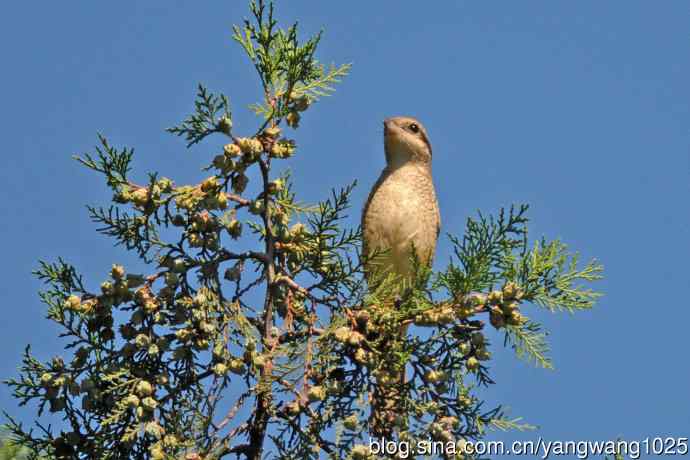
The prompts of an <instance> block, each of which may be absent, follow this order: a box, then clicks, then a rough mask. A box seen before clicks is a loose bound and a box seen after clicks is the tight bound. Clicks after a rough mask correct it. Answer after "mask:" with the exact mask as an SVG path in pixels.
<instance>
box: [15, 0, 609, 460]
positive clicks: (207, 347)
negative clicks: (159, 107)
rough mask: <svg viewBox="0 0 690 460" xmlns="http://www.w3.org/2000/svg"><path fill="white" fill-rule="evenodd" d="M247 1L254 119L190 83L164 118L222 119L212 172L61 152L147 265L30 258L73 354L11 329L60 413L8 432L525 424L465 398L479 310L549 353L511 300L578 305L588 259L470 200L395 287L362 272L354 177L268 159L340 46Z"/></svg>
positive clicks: (301, 455)
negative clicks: (313, 182) (92, 276)
mask: <svg viewBox="0 0 690 460" xmlns="http://www.w3.org/2000/svg"><path fill="white" fill-rule="evenodd" d="M251 11H252V14H253V16H254V17H253V21H249V20H247V21H245V23H244V25H243V26H242V27H235V29H234V39H235V41H237V42H238V43H240V45H241V46H242V48H243V49H244V51H245V53H246V54H247V56H248V57H249V59H250V61H251V62H252V64H253V65H254V67H255V68H256V70H257V73H258V76H259V79H260V82H261V89H262V95H261V101H260V102H258V103H257V104H255V105H253V106H252V109H253V110H255V111H256V112H257V113H258V114H259V115H260V116H261V118H260V120H259V122H258V125H259V127H258V129H257V130H256V131H255V133H253V134H245V136H246V137H242V136H240V135H239V133H235V132H234V131H233V125H232V113H231V111H230V107H229V103H228V100H229V99H228V98H227V97H226V96H224V95H222V94H220V95H215V94H212V93H210V92H209V91H208V90H207V89H206V88H204V87H203V86H201V85H200V86H199V89H198V94H197V100H196V102H195V107H194V113H193V114H192V115H190V116H189V117H187V118H186V119H185V120H184V121H183V122H182V123H181V124H179V125H178V126H176V127H173V128H170V129H169V130H168V131H169V132H170V133H172V134H174V135H178V136H181V137H183V138H184V139H185V141H186V142H187V145H188V146H191V145H193V144H197V143H200V142H201V141H203V140H204V139H205V138H207V137H208V136H210V135H212V134H214V135H218V136H223V137H224V138H225V139H226V140H227V142H228V143H227V144H226V145H225V146H224V147H223V151H222V152H220V153H217V154H216V155H215V156H214V157H213V159H212V161H210V165H209V166H208V167H206V168H205V171H210V173H207V174H210V175H209V176H207V177H205V178H200V180H199V182H198V183H194V184H176V183H174V182H173V181H172V180H171V179H168V178H166V177H161V176H160V175H159V174H158V173H155V172H154V173H149V174H148V179H147V181H146V182H145V183H144V184H137V183H135V182H133V179H132V178H131V177H130V176H129V172H130V166H131V161H132V157H133V150H131V149H127V148H124V149H116V148H114V147H112V146H111V145H110V144H109V143H108V141H107V140H106V139H105V138H104V137H103V136H99V142H100V143H99V145H98V146H97V147H96V153H95V154H94V155H90V154H85V155H83V156H82V157H80V158H78V161H80V162H81V163H82V164H84V165H85V166H87V167H88V168H90V169H92V170H94V171H96V172H98V173H100V174H103V175H104V177H105V181H106V184H107V186H108V187H109V188H110V189H111V190H112V192H113V200H112V201H113V203H112V204H110V205H108V206H105V207H101V206H90V207H89V208H88V209H89V214H90V216H91V218H92V220H93V221H94V222H96V223H97V224H98V225H99V229H98V230H99V231H100V232H101V233H102V234H104V235H106V236H108V237H112V238H114V240H115V241H116V243H118V244H120V245H122V246H123V247H124V248H126V249H128V250H131V251H134V252H135V254H136V255H137V256H138V257H140V258H141V259H143V260H144V261H145V262H147V263H148V264H149V267H150V271H149V272H148V273H146V274H144V273H129V272H127V270H126V269H125V267H124V266H121V265H113V266H112V267H111V268H110V271H109V273H108V274H107V275H106V276H105V277H104V279H103V280H102V281H101V282H100V283H96V286H94V285H92V284H90V283H88V282H86V281H84V280H83V279H82V277H81V275H79V274H78V272H77V270H76V268H74V267H73V266H71V265H70V264H68V263H67V262H65V261H64V260H62V259H60V260H59V261H58V262H57V263H53V264H51V263H47V262H41V264H40V267H39V269H38V270H37V271H36V275H37V276H38V277H39V279H41V280H42V281H44V282H45V283H46V289H45V290H44V291H43V292H42V293H41V299H42V301H43V302H44V303H45V304H46V305H47V306H48V314H47V316H48V318H49V319H50V320H52V321H54V322H55V323H57V324H58V325H59V327H60V328H61V331H62V332H61V337H63V338H65V339H66V340H67V344H66V346H65V352H66V353H67V354H69V356H67V357H65V358H62V357H59V356H56V357H55V358H53V359H51V360H49V361H48V362H42V361H40V360H38V359H36V358H35V357H34V356H33V355H32V354H31V353H30V350H29V348H27V350H26V352H25V354H24V357H23V360H22V366H21V368H20V376H19V377H18V378H15V379H10V380H9V381H8V383H9V385H10V386H11V387H12V389H13V392H14V395H15V397H16V398H18V400H19V402H20V404H21V405H31V407H34V406H35V407H37V409H38V416H39V417H41V416H42V415H43V412H44V411H46V410H48V411H50V412H51V413H54V414H56V415H59V416H60V417H62V419H63V421H64V423H63V424H62V425H60V426H58V427H54V426H47V427H46V426H44V425H42V424H40V422H37V425H36V427H37V428H38V429H37V430H27V429H26V428H24V427H23V426H22V425H21V424H19V423H17V422H16V421H14V420H13V419H12V418H10V423H9V428H10V430H11V433H12V435H13V436H14V437H15V438H17V439H18V440H19V441H20V442H21V443H22V444H23V445H25V446H27V448H28V449H29V450H30V451H31V452H34V453H36V455H38V454H41V455H47V456H49V457H50V458H58V459H63V458H64V459H67V458H81V459H87V458H88V459H125V458H150V459H173V458H184V457H185V456H186V458H187V459H195V458H204V459H220V458H230V457H231V456H237V457H240V458H246V459H249V460H258V459H260V458H263V457H262V454H265V456H269V457H271V458H279V459H285V460H287V459H300V460H302V459H316V458H319V457H320V456H321V457H324V456H325V457H328V458H331V459H343V458H361V457H358V456H359V455H360V453H361V452H362V448H363V447H362V446H363V445H364V444H366V443H367V436H368V435H380V434H388V432H389V433H390V434H391V435H393V436H396V437H398V438H399V439H404V440H410V441H415V440H422V439H424V440H426V439H428V438H429V437H431V438H433V439H435V440H452V439H458V440H477V439H480V438H481V437H483V436H484V434H485V433H486V430H487V429H529V428H531V426H530V425H529V424H526V423H523V422H522V421H521V420H520V419H519V418H515V417H511V416H509V415H508V414H507V413H506V411H505V410H504V409H503V408H502V407H501V406H497V407H493V408H487V407H486V406H487V404H486V403H485V402H484V401H482V400H481V398H480V395H479V392H480V391H481V388H482V387H483V386H486V385H490V384H493V383H494V382H493V380H492V379H491V377H490V373H489V370H490V369H489V364H490V361H491V351H490V350H491V344H490V343H489V340H488V337H487V334H486V328H487V323H486V321H484V320H483V318H488V319H489V323H490V324H491V325H492V326H493V327H495V328H497V329H499V330H500V329H503V330H504V332H505V340H506V343H507V344H510V345H511V346H512V347H514V348H515V350H516V352H517V354H518V356H520V357H526V358H529V359H530V360H532V361H534V362H535V363H537V364H539V365H541V366H543V367H551V362H550V360H549V358H548V356H547V351H548V346H547V344H546V342H545V337H546V335H545V332H544V331H542V329H541V326H540V325H539V324H537V323H536V322H535V321H534V320H532V319H530V318H528V317H527V314H526V311H529V307H530V305H537V306H539V307H546V308H547V309H549V310H551V311H560V310H566V311H571V312H572V311H576V310H580V309H584V308H591V306H592V305H593V302H594V301H595V300H596V297H597V294H596V293H594V292H592V291H591V290H589V289H587V288H585V287H584V286H581V284H586V283H588V282H591V281H594V280H596V279H598V278H599V277H600V272H601V267H600V266H599V265H598V264H597V263H596V262H594V261H593V262H590V263H589V264H587V265H585V267H584V268H578V263H577V256H576V255H571V254H569V253H568V252H567V249H566V247H565V246H564V245H563V244H562V243H560V242H559V241H553V242H549V241H546V240H540V241H539V242H537V243H536V244H535V245H534V246H531V247H530V246H528V238H527V223H528V219H527V216H526V213H527V206H520V207H517V208H515V207H512V208H510V209H509V210H506V211H504V210H500V211H499V212H498V214H497V215H496V217H493V216H485V215H482V214H480V215H479V216H478V217H477V218H471V219H468V221H467V227H466V229H465V231H464V234H463V237H462V238H458V237H455V236H452V235H451V236H449V237H450V239H451V241H452V243H453V245H454V257H453V258H452V259H451V261H450V263H449V265H448V267H447V268H446V269H444V270H442V271H440V272H436V273H435V272H433V271H432V270H431V269H430V268H429V267H425V266H422V265H420V264H418V263H417V264H416V267H417V271H416V276H415V277H414V279H412V280H411V281H409V282H406V284H405V285H404V288H403V289H401V286H400V280H397V279H395V277H393V276H388V277H384V278H383V279H382V280H381V282H377V283H375V286H374V285H372V289H371V291H369V290H368V287H367V286H366V283H365V282H364V276H363V271H364V269H363V267H364V263H365V260H363V258H362V255H361V254H359V250H360V246H361V233H360V231H359V229H349V228H346V227H345V225H344V224H343V220H344V219H345V218H346V217H347V213H348V212H349V210H350V196H351V193H352V190H353V187H354V183H353V184H352V185H350V186H347V187H344V188H342V189H339V190H334V191H333V192H332V195H331V196H330V197H328V198H327V199H325V200H323V201H321V202H320V203H317V204H316V205H314V206H307V205H304V204H302V203H300V202H299V201H297V198H296V195H295V193H294V192H293V188H292V184H291V182H290V176H289V175H288V174H287V173H286V172H285V171H284V170H282V171H281V170H280V169H279V168H280V167H281V165H282V164H283V163H282V161H283V160H285V159H287V158H290V157H291V156H292V155H294V154H296V152H297V151H298V147H297V143H296V142H295V141H294V140H293V139H290V138H287V137H285V136H284V128H285V125H287V126H288V127H291V128H295V129H296V128H297V127H298V126H299V122H300V119H301V117H302V116H303V114H305V113H307V112H308V109H309V107H310V106H311V105H312V104H313V103H314V102H315V101H317V100H318V99H319V98H320V97H322V96H325V95H328V94H330V93H332V91H333V85H334V84H335V83H337V82H338V81H339V80H340V78H342V77H343V76H344V75H345V74H346V73H347V72H348V71H349V66H348V65H344V66H331V67H329V68H326V67H325V66H323V65H322V64H320V63H319V62H318V61H317V60H316V58H315V53H316V50H317V47H318V44H319V41H320V39H321V34H317V35H315V36H314V37H312V38H310V39H308V40H307V41H306V42H304V43H300V41H299V40H298V39H297V37H298V31H297V25H293V26H290V27H289V28H287V29H281V28H279V27H278V24H277V21H276V20H275V19H274V10H273V5H272V4H266V3H264V2H263V1H259V2H258V3H256V2H252V4H251ZM207 164H208V163H207ZM283 169H285V168H283ZM249 171H254V172H256V173H257V174H256V176H258V177H259V181H260V183H259V184H258V192H254V193H250V192H249V191H248V188H247V184H248V182H249V177H250V176H252V177H255V175H251V174H248V173H249ZM244 229H249V231H250V232H251V235H249V236H250V237H251V238H244V239H240V237H241V236H242V233H243V230H244ZM246 240H250V242H246ZM240 241H242V243H240ZM257 299H259V300H257ZM401 332H405V333H403V334H401ZM402 373H405V374H406V375H407V378H406V379H405V380H404V381H400V379H396V377H395V376H399V375H401V374H402ZM371 395H375V396H376V395H379V396H384V397H383V398H378V399H377V398H374V400H378V401H384V406H382V407H375V408H372V399H370V397H371ZM377 404H378V403H377ZM382 426H383V427H386V428H385V430H386V431H387V432H386V433H382V432H381V431H380V427H382ZM377 427H378V428H377Z"/></svg>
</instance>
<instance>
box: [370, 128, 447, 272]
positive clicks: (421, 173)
mask: <svg viewBox="0 0 690 460" xmlns="http://www.w3.org/2000/svg"><path fill="white" fill-rule="evenodd" d="M383 137H384V148H385V152H386V167H385V168H384V169H383V171H382V172H381V176H379V179H378V180H377V181H376V184H375V185H374V188H373V189H372V190H371V193H369V198H368V200H367V203H366V204H365V206H364V212H363V213H362V231H363V237H364V242H363V252H364V255H365V256H371V255H372V254H373V253H374V252H377V251H378V252H379V253H380V256H379V257H377V258H375V260H372V261H371V263H369V264H367V267H366V272H367V280H368V281H369V283H370V284H371V282H372V278H373V277H374V273H376V274H377V276H378V275H379V273H381V272H379V270H384V272H383V273H384V274H388V273H393V274H395V275H398V276H400V277H401V281H405V280H409V279H410V278H411V275H412V274H413V266H412V262H411V255H412V247H414V249H415V253H416V256H417V258H418V260H419V261H420V262H421V263H422V264H428V265H431V263H432V261H433V257H434V252H435V250H436V240H437V239H438V234H439V231H440V227H441V216H440V213H439V209H438V201H437V200H436V192H435V191H434V182H433V180H432V177H431V158H432V153H431V152H432V151H431V144H430V142H429V136H428V135H427V133H426V129H424V126H422V124H421V123H420V122H419V121H417V120H415V119H414V118H410V117H393V118H387V119H386V120H384V122H383Z"/></svg>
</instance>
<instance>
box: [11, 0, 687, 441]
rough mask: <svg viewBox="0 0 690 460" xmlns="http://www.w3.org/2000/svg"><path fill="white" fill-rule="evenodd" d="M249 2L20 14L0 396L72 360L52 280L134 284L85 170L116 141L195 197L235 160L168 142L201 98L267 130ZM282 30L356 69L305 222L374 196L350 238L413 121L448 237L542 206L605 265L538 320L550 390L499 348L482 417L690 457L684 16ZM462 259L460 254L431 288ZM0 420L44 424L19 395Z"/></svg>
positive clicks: (577, 15)
mask: <svg viewBox="0 0 690 460" xmlns="http://www.w3.org/2000/svg"><path fill="white" fill-rule="evenodd" d="M245 3H246V2H244V1H242V0H235V1H209V2H169V1H166V2H163V1H153V0H149V1H146V2H131V1H129V2H89V1H71V2H40V3H36V2H11V3H8V4H6V5H5V6H4V8H3V12H2V15H1V17H0V56H1V58H0V59H1V62H2V70H1V71H0V100H1V101H2V108H1V109H0V126H1V128H0V130H1V131H0V132H1V133H2V138H3V154H2V158H4V160H3V166H2V168H0V203H1V205H0V219H1V221H2V225H1V226H0V232H1V233H0V234H1V235H2V242H3V245H2V247H3V263H2V264H1V265H0V275H1V276H2V278H1V279H2V280H3V289H2V291H1V293H0V296H1V297H0V298H1V301H2V305H3V309H4V311H5V314H4V317H3V321H2V322H1V325H0V332H1V333H0V340H1V344H0V350H2V351H1V352H0V353H2V354H1V357H2V359H1V360H0V376H2V377H3V378H6V377H9V376H12V375H16V366H17V365H18V364H19V357H20V353H21V350H22V349H23V347H24V345H25V344H26V343H27V342H31V343H32V344H33V345H34V347H35V350H36V352H37V354H38V355H39V356H41V357H44V358H45V357H48V356H50V355H51V354H52V353H54V351H55V350H56V349H58V347H59V346H60V345H59V344H60V342H59V341H58V340H57V338H56V328H55V327H54V326H52V325H51V324H50V323H49V322H48V321H46V320H43V316H44V308H43V306H42V304H41V303H40V302H39V301H38V297H37V295H36V291H37V289H38V287H39V284H38V282H37V281H36V280H34V279H33V278H32V277H31V275H30V272H31V270H32V269H34V268H36V266H37V260H38V259H41V258H43V259H49V260H53V259H55V258H56V257H57V256H59V255H63V256H66V257H67V258H68V260H69V261H71V262H73V263H75V264H76V265H77V266H78V267H79V268H80V270H81V271H82V272H83V273H85V275H86V276H87V278H88V279H89V280H90V281H91V282H92V283H96V282H100V280H101V279H103V278H104V277H105V276H106V273H107V271H108V270H109V267H110V265H111V264H112V263H113V262H121V263H125V264H131V263H133V262H134V256H133V255H131V254H126V253H125V252H123V250H122V249H120V248H113V247H112V244H111V241H110V240H108V239H106V238H105V237H103V236H100V235H98V234H96V233H95V231H94V230H95V226H94V225H93V224H91V223H90V222H89V220H88V217H87V213H86V211H85V208H84V205H85V204H99V203H102V204H105V203H107V200H108V199H109V197H110V194H109V193H108V192H107V191H106V188H105V186H104V184H103V182H102V180H101V178H100V177H98V176H97V175H96V174H94V173H91V172H89V171H87V170H86V169H85V168H83V167H80V166H79V165H78V164H77V163H76V162H74V161H73V160H71V159H70V156H71V155H73V154H75V153H83V152H87V151H91V150H92V147H93V146H94V145H95V143H96V141H97V139H96V133H97V132H102V133H104V134H105V135H106V136H108V138H109V139H110V140H111V142H112V143H113V144H115V145H118V146H123V145H126V146H131V147H134V148H135V149H136V152H137V155H136V161H135V167H136V168H137V173H138V174H137V175H136V177H139V178H143V177H144V173H145V171H147V170H159V171H160V172H161V173H162V174H163V175H166V176H169V177H172V178H174V179H176V180H177V181H178V182H180V183H182V182H191V181H196V180H199V179H200V178H201V177H203V176H202V173H201V171H200V167H201V166H202V165H203V164H205V163H206V162H207V161H208V159H209V158H210V155H212V154H213V153H215V152H214V151H213V146H215V145H217V144H215V143H213V142H211V143H210V144H207V145H206V147H204V146H203V144H202V147H201V148H196V149H193V150H192V151H187V150H185V148H184V143H183V142H182V141H181V140H179V139H176V138H174V137H172V136H170V135H168V134H165V133H164V132H163V129H164V128H165V127H167V126H171V125H173V124H175V123H177V122H178V121H180V120H181V119H182V118H184V117H185V116H186V115H187V114H188V113H189V112H190V111H191V108H192V101H193V97H194V92H195V85H196V84H197V82H204V83H205V84H206V85H208V86H209V87H210V88H211V89H214V90H220V91H223V92H225V93H226V94H228V95H229V96H230V98H231V102H232V105H233V107H234V112H235V126H236V129H237V130H238V132H242V131H243V130H246V131H245V132H247V133H250V132H252V131H253V129H254V128H255V126H256V121H257V120H256V119H255V118H254V117H253V115H252V114H251V113H250V112H249V111H248V110H247V108H246V106H247V104H249V103H251V102H253V101H254V100H255V99H256V98H257V97H259V87H258V85H257V80H256V79H255V77H254V70H253V68H252V67H251V66H250V65H249V64H248V62H247V61H246V60H245V57H244V55H243V54H242V52H241V50H240V48H239V46H237V45H235V44H234V43H232V41H231V39H230V25H231V24H232V23H237V22H239V21H240V20H241V19H242V17H244V16H246V15H247V13H248V10H247V9H246V4H245ZM441 5H443V6H441ZM277 11H278V16H279V17H280V18H282V19H284V20H285V21H292V20H295V19H299V20H300V23H301V26H302V28H303V30H304V31H309V32H315V31H318V30H319V29H320V28H322V27H323V28H324V29H325V35H324V39H323V42H322V45H321V47H320V51H319V57H320V58H321V60H322V61H325V62H330V61H335V62H337V63H343V62H352V63H353V70H352V74H351V76H350V77H348V78H347V79H346V80H345V81H344V83H343V84H342V85H340V86H339V87H338V92H337V93H336V95H335V96H334V97H332V98H329V99H325V100H323V101H321V102H319V103H318V104H316V105H315V106H314V107H313V108H312V109H310V110H309V111H308V112H307V113H306V114H305V116H304V119H303V126H304V128H303V129H300V130H298V131H297V132H296V134H295V136H294V137H295V139H296V140H297V142H298V144H299V145H300V150H299V154H298V156H297V157H296V158H294V159H292V160H290V166H291V167H292V170H293V172H294V178H295V181H296V183H297V184H298V187H297V190H298V192H299V196H300V197H301V199H302V200H304V201H307V202H314V201H317V200H319V199H322V198H324V197H326V195H327V193H328V191H329V189H330V188H331V187H334V186H342V185H345V184H347V183H349V182H351V181H352V180H353V179H357V180H358V181H359V183H360V186H359V187H358V188H357V189H356V192H355V194H354V203H353V204H354V210H353V212H352V216H351V218H350V223H351V224H352V225H353V226H354V225H356V224H357V223H358V219H359V212H360V211H359V210H360V208H361V205H362V203H363V201H364V199H365V197H366V194H367V192H368V189H369V187H370V186H371V185H372V183H373V182H374V180H375V179H376V177H377V175H378V174H379V171H380V169H381V168H382V166H383V162H384V159H383V150H382V139H381V136H382V126H381V121H382V119H383V118H384V117H386V116H390V115H401V114H409V115H413V116H416V117H418V118H419V119H420V120H422V122H423V123H424V124H425V125H426V127H427V129H428V131H429V135H430V138H431V142H432V144H433V147H434V176H435V182H436V188H437V191H438V194H439V200H440V206H441V213H442V219H443V231H444V232H450V233H454V234H459V233H461V231H462V230H463V227H464V222H465V219H466V218H467V216H469V215H472V214H474V213H475V212H476V210H477V209H481V210H482V211H485V212H493V211H495V210H496V209H498V208H499V207H501V206H505V205H510V204H511V203H520V202H527V203H529V204H531V206H532V208H531V211H530V215H531V218H532V223H531V227H530V228H531V235H532V236H533V237H538V236H541V235H544V236H547V237H548V238H556V237H559V238H562V239H563V240H564V241H565V242H567V243H569V244H570V245H571V248H572V249H574V250H578V251H580V252H581V254H582V256H583V258H585V259H589V258H591V257H597V258H598V259H599V260H600V261H601V262H602V263H603V264H604V266H605V269H606V272H605V275H606V279H605V280H604V281H603V282H600V283H599V284H598V285H597V288H598V289H600V290H601V291H603V293H604V294H605V296H604V297H603V298H602V300H601V301H600V303H599V304H598V305H597V307H596V308H595V309H594V310H593V311H590V312H584V313H578V314H576V315H574V316H572V315H568V314H558V315H551V314H546V313H543V312H539V311H536V307H530V308H528V309H527V310H526V313H527V314H533V316H535V317H536V318H537V319H540V320H542V321H543V322H544V323H545V324H546V326H547V328H548V329H549V330H550V331H551V344H552V348H553V350H552V356H553V359H554V361H555V366H556V370H555V371H547V370H542V369H535V368H533V367H531V366H530V365H528V364H525V363H522V362H519V361H517V360H516V359H515V357H514V355H513V353H512V351H511V350H510V349H502V348H501V341H500V340H499V339H498V336H497V340H496V341H495V342H496V344H495V345H496V346H495V347H494V348H495V349H496V353H495V354H496V359H495V361H493V366H492V367H493V375H494V376H495V379H496V381H497V385H496V386H495V387H494V388H492V389H490V390H488V391H486V392H485V393H484V394H485V396H486V398H487V400H488V404H489V405H491V404H492V403H506V404H507V405H508V406H510V407H511V413H512V414H513V415H515V416H522V417H524V419H525V420H526V421H527V422H530V423H532V424H535V425H539V426H540V427H541V428H540V430H539V431H538V432H537V434H539V435H541V436H543V437H544V438H545V439H547V440H593V439H602V440H605V439H615V438H617V437H622V438H625V439H631V440H635V439H643V438H644V437H647V436H666V435H673V436H688V435H690V395H689V393H688V388H690V366H689V365H688V353H687V350H688V342H687V330H688V326H687V324H688V322H690V305H688V294H689V292H690V291H689V290H688V289H689V284H690V283H689V280H690V276H689V275H690V269H689V268H688V267H689V265H688V256H689V255H690V251H689V250H690V238H689V237H690V232H689V224H690V212H689V211H690V206H689V205H688V191H689V188H690V182H689V180H688V179H690V112H689V109H688V107H689V103H690V85H689V84H688V82H690V59H689V58H690V29H689V28H688V25H689V24H690V6H689V5H688V3H687V2H686V1H680V0H678V1H673V0H668V1H664V2H649V1H611V2H600V1H594V0H588V1H579V2H564V1H561V2H552V1H545V0H544V1H524V2H468V1H457V2H456V1H453V2H451V1H447V2H412V1H395V2H394V1H377V2H364V1H351V2H314V1H311V2H309V1H305V0H300V1H297V0H289V1H287V0H283V1H280V2H279V3H278V10H277ZM449 255H450V244H449V242H448V239H447V238H442V240H441V243H440V246H439V249H438V256H437V259H436V263H437V266H439V267H441V266H444V265H445V264H446V263H447V261H448V257H449ZM0 407H1V408H3V409H6V410H9V411H10V412H11V413H14V414H21V416H20V418H21V419H24V420H28V419H29V418H30V415H29V414H27V413H26V412H21V411H19V410H18V409H17V408H16V406H15V403H14V402H13V400H12V399H11V398H10V395H9V392H8V391H7V388H5V387H3V388H2V389H1V390H0ZM534 436H535V435H534V434H526V435H525V434H517V433H507V434H501V433H496V434H493V435H492V438H494V439H503V440H506V441H511V440H513V439H517V438H520V439H523V438H524V439H530V438H532V437H534Z"/></svg>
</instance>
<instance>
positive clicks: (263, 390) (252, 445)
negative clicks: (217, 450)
mask: <svg viewBox="0 0 690 460" xmlns="http://www.w3.org/2000/svg"><path fill="white" fill-rule="evenodd" d="M259 166H260V167H261V175H262V178H263V183H264V193H263V198H264V211H263V213H262V218H263V221H264V228H265V229H266V251H265V252H266V260H265V262H264V266H265V274H266V298H265V300H264V314H263V331H262V336H263V340H262V347H263V348H264V349H265V348H269V349H270V348H272V344H271V343H270V342H271V341H273V340H274V339H273V338H272V337H271V330H272V328H273V298H272V289H273V282H274V278H275V271H276V268H275V240H274V236H273V229H272V226H271V218H270V215H269V213H270V208H269V202H270V194H269V193H268V182H269V178H268V172H269V163H268V160H267V161H264V160H263V159H259ZM271 369H272V363H271V362H270V361H269V362H267V363H266V365H265V366H264V367H262V369H261V374H260V375H259V381H260V382H259V384H258V385H257V395H256V405H255V408H254V417H253V420H252V423H251V427H250V429H249V447H248V450H247V451H246V452H245V454H246V456H247V459H248V460H261V454H262V452H263V446H264V439H265V438H266V427H267V426H268V421H269V419H270V416H271V405H272V399H273V398H272V396H273V395H272V393H271V385H270V382H269V385H262V383H265V382H266V380H269V379H270V377H271V372H272V370H271Z"/></svg>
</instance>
